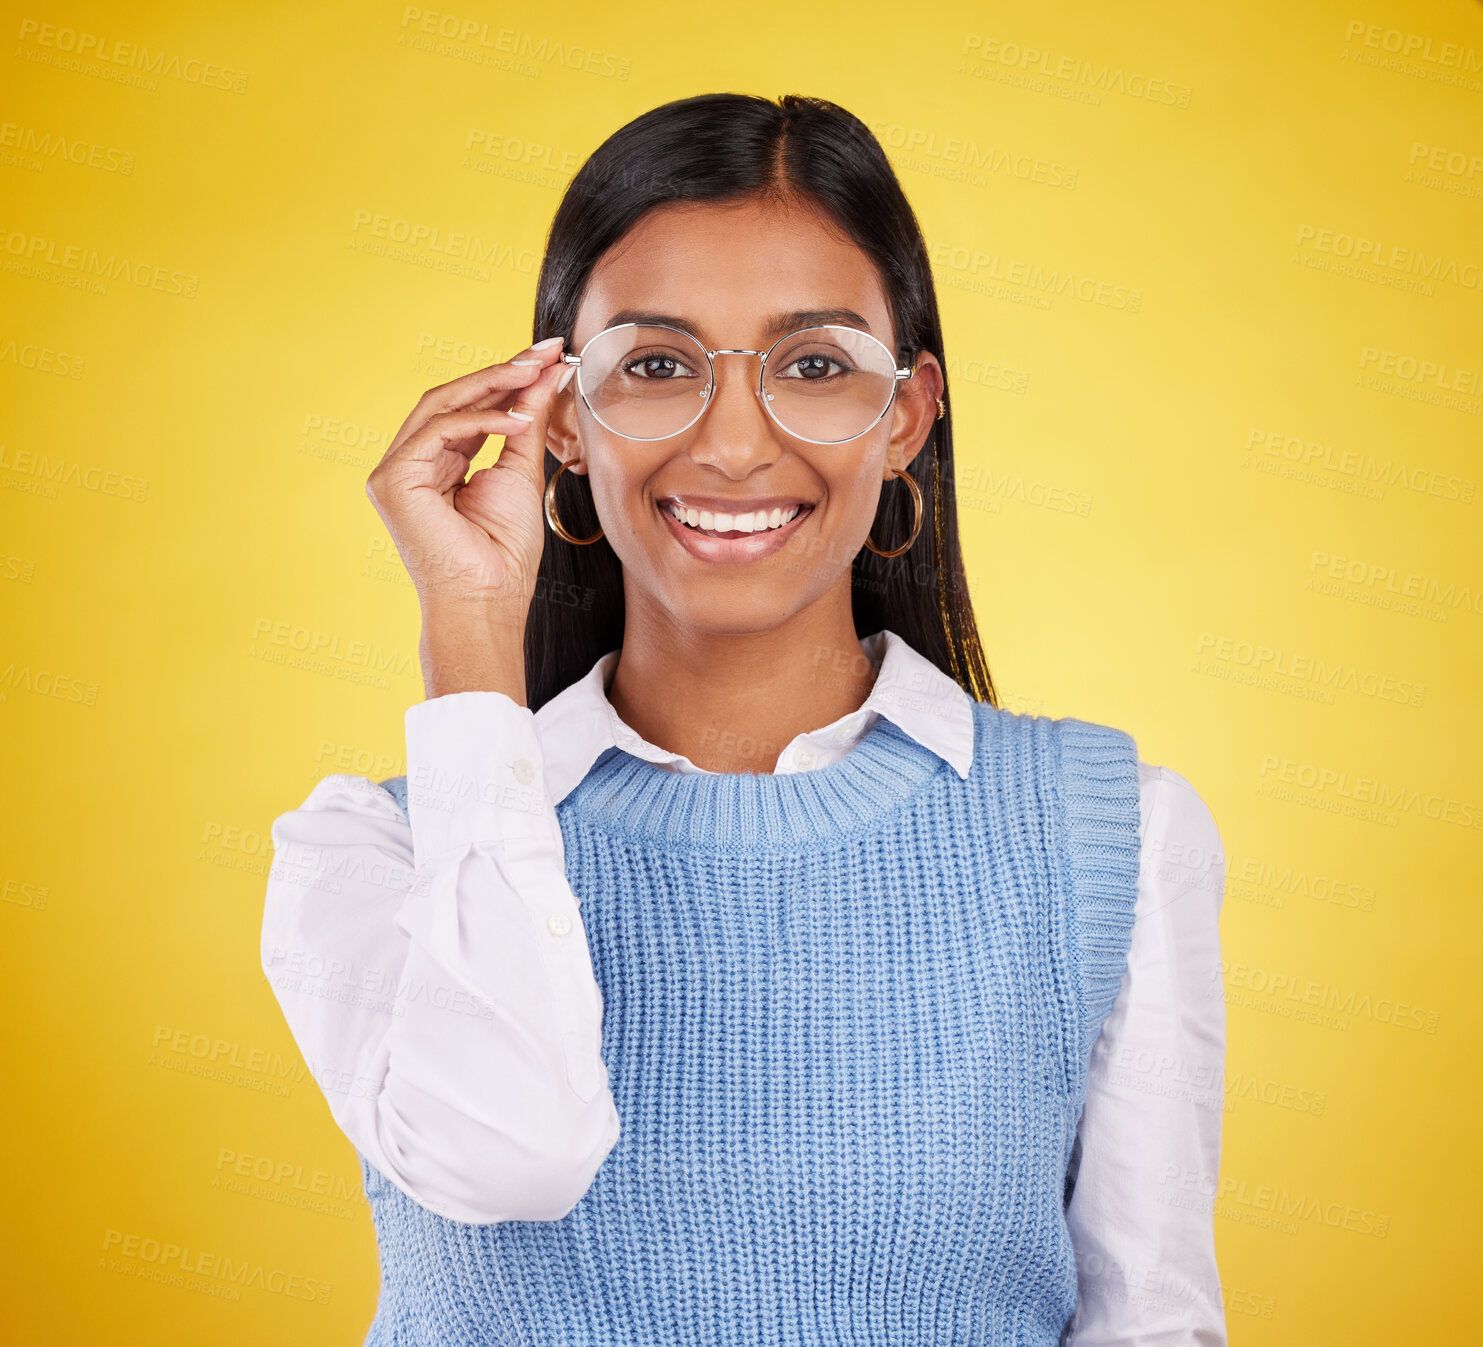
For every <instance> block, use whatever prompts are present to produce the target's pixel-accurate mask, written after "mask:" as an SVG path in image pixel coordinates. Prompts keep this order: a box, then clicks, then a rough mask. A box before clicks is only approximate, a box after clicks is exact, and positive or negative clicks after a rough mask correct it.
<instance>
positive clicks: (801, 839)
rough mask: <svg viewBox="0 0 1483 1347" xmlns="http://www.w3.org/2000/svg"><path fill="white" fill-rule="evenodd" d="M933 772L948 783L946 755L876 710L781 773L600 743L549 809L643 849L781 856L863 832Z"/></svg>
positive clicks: (893, 810)
mask: <svg viewBox="0 0 1483 1347" xmlns="http://www.w3.org/2000/svg"><path fill="white" fill-rule="evenodd" d="M978 723H979V724H980V725H981V724H982V721H981V720H979V721H978ZM939 771H945V772H949V773H951V774H952V776H953V779H954V780H957V779H958V776H957V772H956V770H955V769H954V768H953V767H952V765H951V764H950V763H949V762H948V761H947V760H946V759H944V758H942V757H940V756H938V754H936V753H934V752H933V751H932V750H931V749H929V748H927V747H926V746H925V745H923V744H922V743H920V742H919V741H918V740H916V739H914V738H913V737H912V736H911V735H909V734H907V733H906V732H905V731H904V730H903V729H901V728H900V726H898V725H897V724H895V722H894V721H892V720H890V719H888V718H887V717H885V716H882V717H881V718H880V719H879V720H877V721H876V723H875V724H874V725H872V726H871V728H870V729H869V731H867V732H866V734H865V735H864V736H863V737H862V738H861V739H860V742H859V743H857V744H856V745H855V747H854V748H852V749H851V750H850V751H849V752H848V753H846V754H845V756H844V757H842V758H840V759H839V760H838V761H836V762H832V763H829V764H828V765H826V766H824V767H819V768H815V769H813V770H812V771H805V772H784V773H782V774H781V775H779V774H776V773H771V772H761V773H757V772H702V773H696V772H673V771H668V770H666V769H665V768H664V767H661V766H660V765H659V764H657V763H653V762H649V761H646V760H645V759H643V758H637V757H634V756H633V755H632V754H631V753H627V752H625V751H624V750H623V749H621V748H616V747H615V748H609V749H606V750H605V751H604V752H603V753H602V754H601V755H600V756H599V757H598V759H597V761H596V762H594V763H593V765H592V769H591V770H590V771H589V772H588V773H587V775H586V776H585V777H584V778H583V779H582V781H581V782H580V783H578V785H577V786H576V788H575V789H574V790H573V791H572V792H571V793H570V794H569V795H568V796H567V797H566V799H565V800H564V801H563V802H562V804H561V805H560V806H559V808H560V809H561V810H562V811H563V812H565V811H567V810H572V811H574V812H575V813H576V814H577V815H578V816H579V817H582V818H585V819H586V820H588V821H589V822H590V823H591V824H592V825H593V826H595V827H597V828H599V829H601V830H602V831H603V832H606V833H610V834H616V835H618V836H623V837H628V838H631V839H633V840H635V841H644V842H646V843H648V844H651V845H659V846H663V847H675V848H683V849H685V850H693V851H699V852H713V853H714V852H725V853H732V852H756V851H790V852H791V851H797V850H798V848H799V845H800V843H804V844H806V845H826V846H827V845H832V844H837V843H840V842H843V841H845V840H847V839H848V838H851V837H854V836H858V835H859V834H860V833H862V832H864V831H867V830H869V829H871V828H872V827H874V826H875V825H876V824H877V823H879V822H881V821H883V820H884V819H885V818H886V817H887V816H888V815H891V814H893V813H894V812H895V811H896V810H898V809H899V808H900V807H901V806H902V805H904V804H905V803H906V802H907V801H908V800H910V799H911V798H912V797H913V796H914V795H915V794H916V793H917V792H918V791H919V790H921V789H922V788H923V787H924V786H925V785H926V783H927V782H928V781H930V780H931V779H932V777H933V776H935V775H936V774H937V773H938V772H939Z"/></svg>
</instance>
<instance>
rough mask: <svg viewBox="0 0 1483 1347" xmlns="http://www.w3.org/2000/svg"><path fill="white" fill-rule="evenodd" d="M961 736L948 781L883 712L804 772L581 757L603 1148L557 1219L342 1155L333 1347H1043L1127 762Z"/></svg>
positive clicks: (1078, 746) (1112, 969) (1082, 745)
mask: <svg viewBox="0 0 1483 1347" xmlns="http://www.w3.org/2000/svg"><path fill="white" fill-rule="evenodd" d="M974 719H975V730H974V733H975V748H974V757H973V767H972V771H971V773H970V775H969V777H968V778H967V779H966V780H965V779H963V778H960V777H959V776H958V774H957V772H956V771H955V770H954V769H953V767H952V766H951V764H949V763H948V762H946V761H945V760H944V759H942V758H940V757H938V756H937V755H936V754H934V753H933V752H932V751H931V750H930V749H928V748H926V747H924V746H922V745H921V744H919V743H918V742H917V741H916V740H915V739H913V738H912V737H911V736H910V735H908V734H906V733H905V732H904V731H903V730H901V729H900V728H899V727H897V726H896V725H895V724H893V723H892V722H891V721H890V720H888V719H886V718H884V717H883V718H881V719H880V720H878V721H877V722H876V723H875V725H874V726H873V727H872V728H871V730H870V731H869V733H868V734H867V735H866V736H865V737H864V738H863V739H862V740H861V741H860V742H859V743H858V744H857V745H856V746H855V748H854V749H852V750H851V751H850V752H849V753H848V754H847V755H846V756H845V757H843V758H842V759H840V760H839V761H837V762H834V763H830V764H829V765H827V766H825V767H823V768H820V769H818V770H815V771H809V772H800V773H785V774H783V775H777V776H775V775H770V774H763V775H749V774H714V775H711V774H706V775H696V774H678V773H674V772H670V771H666V770H664V769H663V768H661V767H659V766H657V765H655V764H654V763H650V762H646V761H644V760H642V759H639V758H636V757H633V756H632V755H630V754H628V753H625V752H623V751H622V750H620V749H617V748H610V749H608V750H607V751H605V752H604V753H603V755H602V756H601V757H600V758H599V759H598V760H597V761H596V762H595V763H594V764H593V767H592V770H591V771H590V772H589V773H588V775H587V776H586V777H585V778H584V779H583V781H582V782H580V783H579V785H578V786H577V787H576V788H575V789H574V790H573V791H572V792H571V793H570V794H569V795H568V796H567V797H566V799H565V800H563V801H562V802H561V803H560V804H558V805H557V814H558V818H559V820H560V824H561V829H562V835H563V837H564V839H565V845H566V856H567V873H568V876H569V878H570V880H571V883H572V887H573V890H574V891H575V893H576V895H577V897H578V899H579V901H580V903H581V910H582V921H583V923H584V925H585V927H586V932H587V939H588V944H589V947H590V949H591V953H592V961H593V967H594V971H595V973H596V976H597V979H598V983H599V985H600V986H601V989H602V993H603V1000H604V1019H603V1030H602V1045H603V1059H604V1061H605V1062H606V1063H607V1067H608V1075H609V1085H610V1087H611V1089H612V1090H613V1095H614V1100H615V1102H616V1105H617V1109H618V1115H619V1119H620V1121H621V1124H622V1135H621V1136H620V1137H619V1139H618V1143H617V1145H616V1146H615V1147H614V1149H613V1151H612V1153H611V1154H610V1155H609V1156H608V1158H607V1159H606V1161H604V1163H603V1166H602V1168H601V1169H600V1170H599V1171H598V1173H597V1176H596V1178H595V1179H594V1180H593V1183H592V1186H591V1187H590V1188H589V1189H588V1190H587V1192H586V1194H585V1195H584V1196H583V1197H582V1199H581V1200H580V1201H579V1202H578V1203H577V1205H576V1206H575V1207H574V1208H573V1209H572V1210H571V1211H570V1212H569V1213H568V1214H567V1215H566V1216H564V1217H563V1218H562V1219H561V1220H559V1221H509V1222H501V1223H498V1224H493V1225H467V1224H463V1223H460V1222H456V1221H450V1220H448V1219H446V1218H444V1217H441V1216H437V1215H435V1214H434V1213H432V1212H430V1211H428V1210H427V1209H425V1208H424V1207H422V1206H420V1205H419V1204H417V1203H416V1202H413V1201H412V1200H411V1199H410V1198H408V1197H407V1196H406V1195H405V1194H404V1193H402V1192H401V1190H400V1189H398V1188H396V1187H395V1186H394V1185H393V1184H392V1183H391V1182H390V1181H388V1180H387V1179H386V1178H385V1177H384V1176H383V1175H381V1174H380V1173H379V1172H378V1171H377V1170H376V1169H374V1168H373V1167H372V1166H371V1165H370V1164H369V1163H368V1162H367V1161H366V1160H365V1158H364V1157H362V1158H361V1167H362V1175H363V1178H364V1181H365V1188H366V1194H367V1196H368V1198H369V1199H370V1203H371V1210H372V1214H373V1217H374V1220H375V1226H376V1234H377V1239H378V1244H379V1251H380V1265H381V1288H380V1301H379V1304H378V1307H377V1312H376V1317H375V1320H374V1322H373V1323H372V1325H371V1329H370V1334H369V1336H368V1337H367V1339H366V1342H367V1344H371V1345H373V1347H382V1345H383V1344H384V1345H387V1347H389V1345H390V1344H398V1347H400V1345H402V1344H424V1343H425V1344H430V1345H431V1344H437V1347H453V1345H454V1344H458V1345H459V1347H462V1345H463V1344H474V1343H479V1344H487V1343H510V1344H517V1343H518V1344H541V1345H542V1347H545V1345H546V1344H552V1345H553V1347H554V1344H558V1343H561V1344H592V1345H593V1347H598V1345H599V1344H600V1345H601V1347H612V1345H613V1344H620V1343H621V1344H634V1345H635V1347H640V1345H642V1347H662V1345H663V1347H667V1345H668V1344H676V1347H678V1345H679V1344H687V1345H688V1344H693V1347H720V1345H721V1344H742V1343H748V1344H752V1343H776V1344H808V1345H809V1347H815V1345H817V1344H848V1345H849V1347H856V1345H860V1347H863V1345H864V1344H882V1347H887V1345H889V1347H902V1344H912V1345H925V1344H931V1345H932V1347H937V1345H938V1344H947V1343H955V1344H956V1343H961V1344H970V1343H971V1344H975V1347H994V1345H998V1344H1003V1347H1009V1345H1010V1344H1014V1345H1015V1347H1025V1345H1029V1344H1033V1345H1034V1347H1042V1345H1045V1347H1049V1345H1052V1344H1056V1343H1058V1342H1060V1341H1062V1340H1063V1336H1064V1334H1065V1333H1066V1330H1067V1328H1068V1325H1069V1322H1070V1320H1071V1316H1072V1315H1073V1313H1074V1311H1075V1309H1076V1304H1077V1275H1076V1265H1075V1260H1074V1258H1073V1250H1072V1247H1071V1242H1070V1236H1069V1233H1068V1230H1067V1226H1066V1221H1065V1206H1066V1202H1067V1201H1068V1200H1069V1195H1070V1189H1069V1186H1068V1184H1067V1167H1068V1164H1069V1161H1070V1158H1071V1153H1072V1146H1073V1142H1074V1140H1075V1132H1076V1127H1077V1123H1078V1121H1079V1119H1080V1117H1081V1112H1082V1108H1083V1105H1084V1101H1085V1083H1086V1071H1087V1065H1088V1061H1089V1058H1090V1055H1091V1050H1092V1045H1093V1043H1094V1042H1095V1039H1096V1036H1097V1034H1098V1032H1099V1031H1100V1029H1101V1026H1102V1023H1103V1020H1104V1019H1105V1018H1106V1016H1107V1014H1108V1012H1109V1010H1110V1009H1111V1006H1112V1002H1113V999H1114V997H1115V996H1116V994H1117V991H1118V987H1119V985H1120V983H1121V980H1122V976H1123V972H1124V969H1125V967H1126V960H1127V950H1128V946H1129V944H1130V942H1131V939H1132V928H1133V908H1134V902H1135V899H1136V893H1137V880H1138V863H1139V835H1138V820H1139V811H1138V760H1137V753H1136V747H1135V745H1134V742H1133V740H1132V739H1131V738H1130V737H1129V736H1128V735H1126V734H1125V733H1123V732H1122V731H1120V730H1116V729H1112V728H1109V727H1107V726H1102V725H1093V724H1090V723H1088V722H1085V721H1080V720H1074V719H1069V718H1068V719H1063V720H1052V719H1049V718H1046V717H1031V716H1018V715H1012V714H1010V713H1008V712H1005V711H999V710H995V709H994V708H993V707H991V706H989V705H988V704H987V703H983V702H977V703H974ZM383 784H384V785H385V786H386V787H387V789H388V790H390V791H391V792H392V794H393V795H395V796H396V798H397V799H398V801H399V802H400V803H401V805H402V807H403V808H404V809H405V807H406V793H405V778H401V777H399V778H395V779H393V780H392V781H389V782H384V783H383Z"/></svg>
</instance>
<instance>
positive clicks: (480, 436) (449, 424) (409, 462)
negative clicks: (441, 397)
mask: <svg viewBox="0 0 1483 1347" xmlns="http://www.w3.org/2000/svg"><path fill="white" fill-rule="evenodd" d="M529 424H530V423H529V422H527V421H524V420H522V419H521V418H520V417H518V416H516V415H514V414H513V412H511V411H507V410H503V409H500V408H495V407H486V408H485V409H484V410H482V411H456V412H439V413H438V414H436V415H435V416H433V417H432V418H431V419H430V420H429V421H428V422H427V423H426V424H425V425H423V426H422V427H421V428H420V429H419V430H417V431H416V432H415V433H414V434H412V435H411V436H409V437H408V438H407V439H406V440H405V441H404V442H403V443H402V444H401V445H400V446H399V447H398V448H397V449H396V450H395V451H389V452H388V453H387V456H386V457H385V458H384V459H383V460H382V463H381V467H380V468H378V471H383V470H384V471H385V472H388V473H395V474H396V475H397V479H398V480H408V479H410V482H411V484H412V485H413V486H433V487H436V488H437V489H438V490H439V491H446V490H447V489H448V488H449V487H450V486H455V485H457V484H458V483H460V482H462V481H463V479H464V475H465V474H466V473H467V472H468V467H469V463H470V462H471V461H472V460H473V459H474V458H475V457H476V456H477V454H478V453H479V450H480V449H482V448H483V446H484V441H485V440H486V439H488V438H489V436H491V435H506V436H510V435H518V434H521V433H522V432H524V431H525V430H526V428H527V427H528V426H529Z"/></svg>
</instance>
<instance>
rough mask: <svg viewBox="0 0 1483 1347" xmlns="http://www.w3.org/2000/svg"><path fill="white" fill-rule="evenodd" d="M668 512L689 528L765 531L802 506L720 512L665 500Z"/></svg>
mask: <svg viewBox="0 0 1483 1347" xmlns="http://www.w3.org/2000/svg"><path fill="white" fill-rule="evenodd" d="M665 505H666V508H667V509H668V510H669V512H670V514H672V515H674V517H675V518H676V519H678V520H679V521H680V523H682V524H688V525H689V526H690V527H691V528H699V529H706V530H711V531H714V532H716V533H733V532H736V533H765V532H766V531H767V530H768V529H776V528H782V526H783V525H784V524H786V523H787V522H788V521H789V520H790V519H792V518H793V516H794V515H796V514H797V513H798V512H799V510H801V509H802V508H803V507H802V506H801V505H790V506H789V507H788V508H787V509H786V510H784V509H782V508H781V507H776V508H774V509H773V510H772V511H770V512H769V511H767V510H752V511H750V512H749V513H747V514H737V515H730V514H721V513H719V512H718V513H714V514H713V513H712V512H711V511H710V510H695V509H684V508H682V507H681V506H679V505H677V504H676V503H675V502H674V501H666V502H665Z"/></svg>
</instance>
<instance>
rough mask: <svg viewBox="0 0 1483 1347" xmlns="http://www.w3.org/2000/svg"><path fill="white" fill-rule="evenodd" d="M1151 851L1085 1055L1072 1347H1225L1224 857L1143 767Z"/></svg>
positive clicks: (1185, 798) (1200, 807) (1162, 771)
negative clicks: (1108, 1001) (1110, 1000)
mask: <svg viewBox="0 0 1483 1347" xmlns="http://www.w3.org/2000/svg"><path fill="white" fill-rule="evenodd" d="M1138 770H1139V779H1140V786H1141V790H1140V800H1141V814H1142V838H1143V847H1142V855H1141V859H1140V864H1139V878H1138V900H1137V906H1136V909H1135V912H1136V915H1135V924H1134V927H1133V938H1132V945H1131V948H1130V950H1129V954H1128V967H1127V972H1126V973H1125V975H1124V977H1123V982H1122V986H1121V988H1120V990H1119V992H1118V996H1117V1000H1116V1002H1115V1003H1114V1005H1113V1008H1112V1012H1111V1014H1110V1015H1109V1016H1108V1018H1107V1020H1106V1022H1105V1024H1104V1025H1103V1028H1102V1034H1101V1037H1100V1038H1099V1039H1098V1041H1097V1044H1096V1046H1095V1048H1094V1050H1093V1053H1092V1064H1091V1070H1090V1073H1089V1075H1088V1079H1087V1092H1086V1110H1085V1112H1084V1113H1083V1115H1082V1121H1081V1129H1080V1134H1079V1138H1078V1150H1079V1153H1080V1161H1079V1164H1077V1163H1076V1162H1075V1161H1073V1166H1074V1170H1075V1188H1074V1190H1073V1192H1072V1196H1071V1201H1070V1204H1069V1206H1068V1208H1067V1213H1066V1219H1067V1222H1068V1225H1069V1227H1070V1231H1071V1238H1072V1242H1073V1245H1074V1246H1075V1250H1076V1260H1077V1268H1078V1271H1079V1282H1080V1290H1081V1304H1080V1308H1079V1310H1078V1313H1077V1316H1076V1321H1075V1329H1074V1332H1073V1334H1072V1336H1071V1338H1070V1342H1071V1344H1072V1347H1153V1344H1158V1347H1174V1345H1175V1344H1179V1347H1224V1345H1225V1342H1226V1325H1225V1311H1224V1308H1223V1305H1224V1297H1223V1296H1222V1294H1221V1288H1220V1274H1219V1270H1218V1268H1217V1266H1216V1260H1215V1231H1214V1218H1213V1205H1214V1203H1213V1198H1212V1196H1211V1194H1212V1193H1213V1191H1214V1184H1215V1181H1216V1177H1217V1175H1218V1174H1219V1171H1220V1136H1221V1114H1222V1108H1223V1104H1224V1086H1225V1080H1224V1071H1225V1001H1224V999H1223V997H1222V995H1221V992H1222V984H1221V977H1220V927H1219V917H1220V907H1221V900H1222V897H1223V895H1224V892H1225V854H1224V850H1223V848H1222V846H1221V839H1220V833H1219V830H1218V829H1217V828H1216V825H1215V820H1214V819H1213V818H1212V817H1211V814H1210V811H1209V809H1208V808H1207V807H1206V805H1205V803H1204V801H1203V800H1202V799H1201V798H1200V796H1199V795H1198V793H1197V792H1196V791H1195V789H1194V787H1193V786H1191V785H1190V783H1189V782H1188V781H1187V780H1185V778H1184V777H1182V776H1180V775H1179V773H1178V772H1175V771H1172V770H1171V769H1169V768H1167V767H1151V766H1149V765H1147V764H1145V763H1140V764H1139V768H1138Z"/></svg>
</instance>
